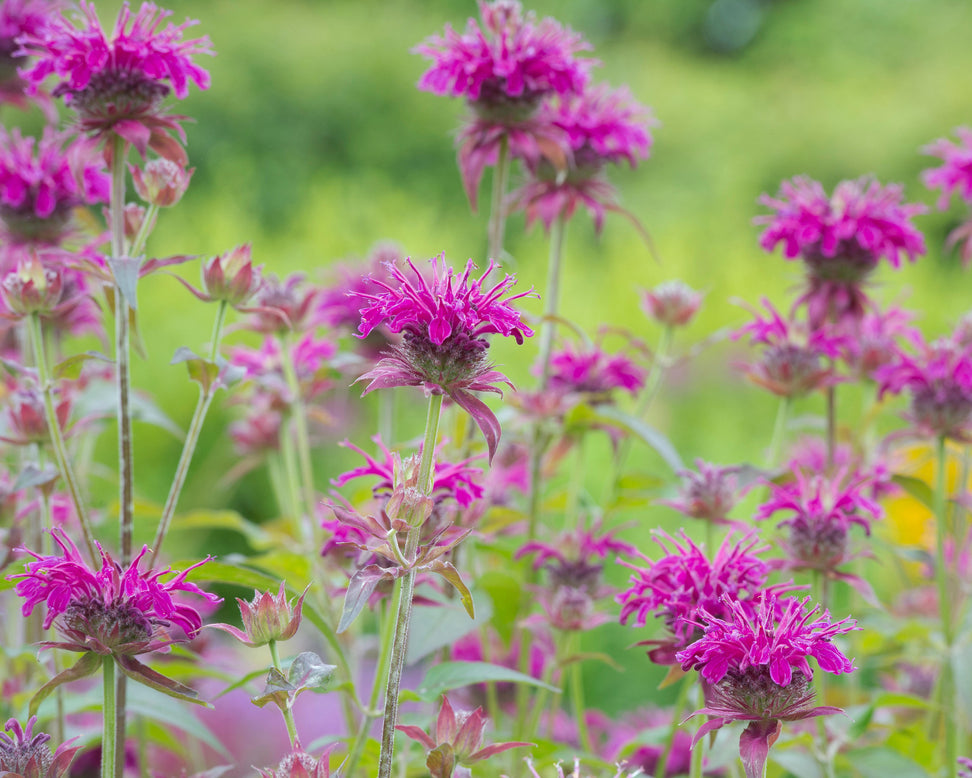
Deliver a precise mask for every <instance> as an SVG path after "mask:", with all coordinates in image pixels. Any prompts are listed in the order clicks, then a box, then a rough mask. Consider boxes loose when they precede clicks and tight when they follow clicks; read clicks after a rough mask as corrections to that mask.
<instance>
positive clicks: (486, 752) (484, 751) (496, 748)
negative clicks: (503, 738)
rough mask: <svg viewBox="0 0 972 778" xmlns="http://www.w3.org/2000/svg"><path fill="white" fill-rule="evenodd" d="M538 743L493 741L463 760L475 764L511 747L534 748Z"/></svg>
mask: <svg viewBox="0 0 972 778" xmlns="http://www.w3.org/2000/svg"><path fill="white" fill-rule="evenodd" d="M536 745H537V744H536V743H521V742H510V743H493V744H492V745H488V746H486V747H485V748H481V749H479V750H478V751H477V752H476V753H475V754H473V755H472V756H469V757H466V759H464V760H463V761H464V762H465V764H475V763H476V762H481V761H482V760H484V759H489V758H490V757H491V756H495V755H496V754H502V753H503V752H504V751H509V750H510V749H511V748H533V747H535V746H536Z"/></svg>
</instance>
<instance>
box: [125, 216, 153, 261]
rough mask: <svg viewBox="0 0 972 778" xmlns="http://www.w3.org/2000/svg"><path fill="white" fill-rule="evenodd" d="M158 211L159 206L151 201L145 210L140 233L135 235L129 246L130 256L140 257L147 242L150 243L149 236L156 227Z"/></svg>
mask: <svg viewBox="0 0 972 778" xmlns="http://www.w3.org/2000/svg"><path fill="white" fill-rule="evenodd" d="M158 213H159V206H157V205H156V204H155V203H150V204H149V207H148V208H147V209H146V210H145V218H144V219H143V220H142V225H141V226H140V227H139V228H138V234H137V235H136V236H135V239H134V240H133V241H132V245H131V247H130V248H129V254H130V256H133V257H138V256H141V255H142V252H143V251H145V244H146V243H148V236H149V234H150V233H151V232H152V229H153V228H154V227H155V219H156V217H157V216H158Z"/></svg>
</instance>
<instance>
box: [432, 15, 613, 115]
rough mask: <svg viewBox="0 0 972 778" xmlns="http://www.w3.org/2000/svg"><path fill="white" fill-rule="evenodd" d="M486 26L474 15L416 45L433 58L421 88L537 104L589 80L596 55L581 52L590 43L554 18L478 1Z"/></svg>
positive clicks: (501, 103)
mask: <svg viewBox="0 0 972 778" xmlns="http://www.w3.org/2000/svg"><path fill="white" fill-rule="evenodd" d="M479 12H480V16H481V18H482V21H483V26H482V27H480V26H479V24H478V23H477V22H476V20H474V19H469V20H468V21H467V23H466V31H465V32H464V33H463V34H459V33H457V32H456V31H455V30H454V29H453V28H452V27H451V26H449V25H446V28H445V35H444V36H443V37H439V36H437V35H433V36H432V37H430V38H429V39H428V40H427V41H425V42H424V43H422V44H420V45H418V46H416V47H415V49H414V51H415V53H417V54H421V55H423V56H424V57H426V58H427V59H430V60H432V66H431V67H430V68H429V69H428V70H427V71H426V72H425V73H424V74H423V75H422V78H421V79H420V80H419V84H418V86H419V89H422V90H425V91H428V92H433V93H434V94H438V95H452V96H454V97H465V98H466V99H468V100H469V101H470V102H473V103H483V104H486V105H489V106H493V105H496V106H504V105H507V104H514V105H516V104H524V103H525V104H527V105H530V104H535V103H536V101H538V100H539V99H540V98H541V97H543V96H545V95H547V94H549V93H551V92H555V93H557V94H572V93H575V92H579V91H580V90H581V89H582V88H583V87H584V84H585V83H586V82H587V77H588V71H589V70H590V67H591V65H593V64H594V62H593V61H592V60H581V59H577V58H576V54H577V53H578V52H581V51H585V50H589V49H590V46H589V44H587V43H586V42H585V41H584V40H583V39H582V38H581V37H580V36H579V35H577V34H576V33H574V32H572V31H571V30H569V29H565V28H563V27H562V26H561V25H560V24H558V23H557V22H556V21H554V20H553V19H550V18H545V19H543V20H541V21H540V22H537V20H536V17H535V16H534V15H533V14H532V13H528V14H526V15H524V14H523V10H522V7H521V6H520V4H519V3H518V2H511V1H510V0H497V1H495V2H491V3H490V2H484V0H480V2H479Z"/></svg>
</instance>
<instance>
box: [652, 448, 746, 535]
mask: <svg viewBox="0 0 972 778" xmlns="http://www.w3.org/2000/svg"><path fill="white" fill-rule="evenodd" d="M695 466H696V468H697V470H680V471H679V472H678V475H679V477H680V478H681V479H682V483H681V486H680V488H679V492H678V496H677V498H676V499H674V500H659V504H661V505H667V506H669V507H670V508H674V509H675V510H677V511H679V512H680V513H683V514H685V515H686V516H690V517H692V518H693V519H704V520H705V521H711V522H714V523H716V524H732V522H731V521H729V519H728V516H729V512H730V511H731V510H732V509H733V507H734V506H735V504H736V502H737V500H738V498H739V494H740V487H739V485H738V483H737V481H738V479H737V474H738V473H739V468H738V467H719V466H718V465H712V464H709V463H708V462H705V461H704V460H702V459H696V460H695Z"/></svg>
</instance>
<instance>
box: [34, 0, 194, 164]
mask: <svg viewBox="0 0 972 778" xmlns="http://www.w3.org/2000/svg"><path fill="white" fill-rule="evenodd" d="M80 8H81V13H82V14H83V16H82V17H81V18H80V20H79V21H80V25H81V26H80V28H78V27H76V26H75V25H74V24H72V23H71V22H70V21H68V20H67V19H66V18H65V17H64V16H56V17H54V18H53V19H50V20H49V21H48V23H47V24H46V25H45V26H44V27H43V28H41V29H40V30H39V31H37V32H36V33H28V34H25V35H24V36H23V37H21V38H20V39H19V42H20V43H21V48H20V49H19V50H18V52H17V53H18V54H19V55H24V56H30V57H33V58H34V61H33V62H32V64H31V65H30V66H29V67H28V68H27V69H26V70H24V71H23V72H22V76H23V78H24V79H25V80H26V81H27V82H28V91H29V92H31V93H33V92H35V91H36V90H37V89H38V87H39V86H40V84H41V83H43V82H44V81H45V80H46V79H47V78H48V77H49V76H55V77H56V78H58V79H60V81H59V83H58V84H57V86H55V87H54V89H53V92H52V94H53V95H54V96H55V97H62V96H63V97H64V101H65V103H67V105H68V106H69V107H71V108H73V109H74V110H75V111H76V112H77V114H78V118H79V121H80V126H81V129H82V130H83V131H85V132H88V133H90V134H92V135H95V136H104V135H107V134H108V133H114V134H116V135H119V136H121V137H122V138H124V139H125V140H126V141H128V142H129V143H131V144H132V145H133V146H135V148H136V149H138V151H139V152H140V153H141V154H142V156H143V157H144V156H145V153H146V150H147V149H148V148H152V149H153V150H155V151H156V152H157V153H158V154H159V155H160V156H163V157H166V158H168V159H172V160H173V161H175V162H178V163H180V164H182V165H184V164H185V162H186V155H185V151H184V150H183V149H182V147H181V146H180V145H179V143H178V142H177V141H175V140H174V139H173V138H172V137H171V136H170V135H169V132H170V131H173V130H174V131H176V132H177V133H178V134H180V135H181V134H182V130H181V127H180V126H179V123H178V120H179V118H181V117H175V116H170V115H167V114H166V113H165V112H164V110H163V107H162V101H163V100H164V99H165V98H166V97H168V95H169V94H170V93H175V96H176V97H177V98H179V99H180V100H181V99H184V98H185V97H186V96H187V95H188V94H189V82H190V81H191V82H193V83H194V84H196V86H198V87H199V88H200V89H207V88H209V74H208V73H207V72H206V71H205V70H203V69H202V68H201V67H199V66H198V65H197V64H195V63H194V62H193V59H192V58H193V57H194V56H195V55H197V54H212V53H213V51H212V47H211V44H210V42H209V39H208V38H206V37H203V38H196V39H193V40H183V37H182V36H183V33H184V32H185V30H186V29H187V28H188V27H190V26H192V25H193V24H195V22H193V21H186V22H184V23H183V24H181V25H178V26H176V25H173V24H171V23H169V24H167V25H166V26H165V27H162V23H163V21H164V20H165V18H166V17H168V16H170V15H171V11H164V10H160V9H159V8H158V7H157V6H156V5H155V4H153V3H143V4H142V6H141V8H140V9H139V11H138V12H137V13H136V14H134V15H133V14H132V12H131V9H130V8H129V5H128V3H127V2H126V3H125V4H124V5H123V6H122V8H121V11H120V12H119V14H118V19H117V20H116V22H115V27H114V30H113V31H112V33H111V36H110V37H108V36H107V35H106V34H105V32H104V30H103V29H102V27H101V23H100V22H99V20H98V15H97V13H96V11H95V7H94V4H93V3H90V2H86V0H81V6H80Z"/></svg>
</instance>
